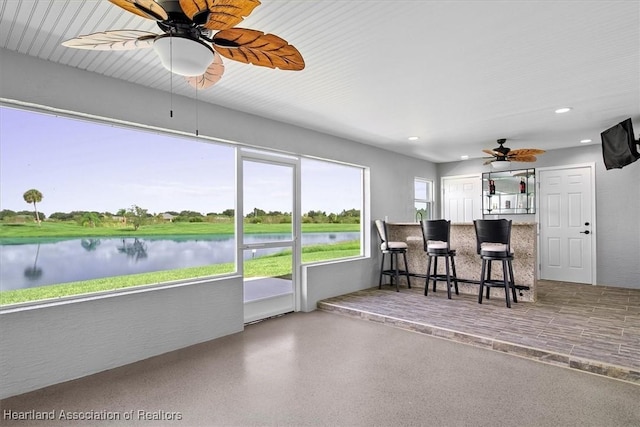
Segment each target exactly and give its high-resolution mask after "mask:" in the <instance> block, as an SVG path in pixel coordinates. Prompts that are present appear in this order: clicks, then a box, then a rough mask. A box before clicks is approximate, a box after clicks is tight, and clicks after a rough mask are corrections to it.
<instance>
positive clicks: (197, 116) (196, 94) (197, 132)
mask: <svg viewBox="0 0 640 427" xmlns="http://www.w3.org/2000/svg"><path fill="white" fill-rule="evenodd" d="M198 104H199V102H198V83H197V81H196V136H198Z"/></svg>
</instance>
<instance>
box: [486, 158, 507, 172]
mask: <svg viewBox="0 0 640 427" xmlns="http://www.w3.org/2000/svg"><path fill="white" fill-rule="evenodd" d="M510 166H511V162H510V161H509V160H496V161H494V162H491V167H492V168H493V169H495V170H497V171H503V170H507V169H509V167H510Z"/></svg>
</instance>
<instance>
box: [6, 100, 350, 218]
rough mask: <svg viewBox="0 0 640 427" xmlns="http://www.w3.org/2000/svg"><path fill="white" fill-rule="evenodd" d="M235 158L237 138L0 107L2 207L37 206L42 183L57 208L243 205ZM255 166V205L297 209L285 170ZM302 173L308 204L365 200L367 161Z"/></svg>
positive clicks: (307, 165)
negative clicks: (282, 192)
mask: <svg viewBox="0 0 640 427" xmlns="http://www.w3.org/2000/svg"><path fill="white" fill-rule="evenodd" d="M234 167H235V161H234V150H233V148H231V147H229V146H224V145H219V144H209V143H204V142H200V141H194V140H193V139H188V138H186V137H184V138H182V137H177V136H173V135H165V134H160V133H154V132H148V131H143V130H134V129H128V128H123V127H118V126H115V125H111V124H104V123H96V122H90V121H85V120H79V119H72V118H68V117H60V116H57V117H56V116H53V115H50V114H43V113H36V112H31V111H25V110H19V109H14V108H5V107H0V209H11V210H14V211H18V210H31V209H32V206H30V205H28V204H27V203H26V202H25V201H24V199H23V198H22V195H23V193H24V192H25V191H27V190H28V189H30V188H36V189H38V190H39V191H40V192H41V193H42V194H43V196H44V197H43V200H42V202H41V203H40V204H39V205H38V206H39V209H41V210H42V211H43V212H45V213H46V214H47V215H49V214H51V213H53V212H69V211H73V210H93V211H99V212H104V211H108V212H112V213H115V212H117V211H118V209H121V208H124V209H126V208H129V207H131V205H133V204H137V205H139V206H140V207H142V208H145V209H148V211H149V212H150V213H160V212H165V211H181V210H194V211H198V212H201V213H203V214H204V213H207V212H221V211H223V210H224V209H231V208H233V206H234V197H235V193H234ZM251 170H252V173H255V174H256V175H255V176H253V178H251V181H252V182H254V183H255V186H256V189H255V191H252V192H251V193H247V194H250V195H251V196H250V198H251V202H252V203H251V204H252V206H245V212H246V211H248V210H252V209H253V208H254V207H258V208H260V209H263V210H265V211H270V210H281V211H282V210H287V211H290V209H287V208H286V205H283V201H282V197H280V196H279V193H274V192H273V191H272V189H273V183H272V181H273V180H277V179H279V177H278V175H279V174H273V173H271V172H269V168H267V169H263V170H260V168H251ZM247 173H248V172H247ZM302 175H303V200H302V203H303V206H302V210H303V212H307V211H309V210H323V211H326V212H327V213H329V212H336V213H338V212H340V211H342V210H343V209H353V208H359V203H360V199H359V197H360V188H359V187H360V173H359V171H358V169H356V168H350V167H345V166H341V165H335V164H326V162H317V161H313V160H304V162H303V167H302ZM247 178H249V177H246V178H245V179H247ZM276 182H277V181H276ZM338 190H339V191H338ZM247 198H248V196H247ZM253 204H256V205H257V206H253Z"/></svg>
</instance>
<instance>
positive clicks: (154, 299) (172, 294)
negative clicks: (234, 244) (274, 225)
mask: <svg viewBox="0 0 640 427" xmlns="http://www.w3.org/2000/svg"><path fill="white" fill-rule="evenodd" d="M243 317H244V316H243V311H242V278H240V277H235V278H230V279H224V280H217V281H210V282H202V283H197V284H190V285H188V286H174V287H169V288H163V289H154V290H147V291H137V292H135V291H130V292H127V293H124V294H111V295H109V296H107V297H103V298H93V299H91V298H87V299H85V300H77V301H68V302H63V303H58V304H48V305H46V306H43V307H33V308H31V309H13V310H8V311H4V312H2V313H1V314H0V325H1V326H0V327H1V328H2V334H1V335H2V340H1V342H2V347H1V350H0V384H1V386H0V387H1V390H0V398H5V397H8V396H13V395H16V394H21V393H25V392H28V391H31V390H35V389H38V388H42V387H45V386H47V385H51V384H56V383H60V382H64V381H69V380H72V379H75V378H80V377H83V376H86V375H90V374H93V373H96V372H100V371H104V370H105V369H110V368H115V367H117V366H122V365H126V364H128V363H133V362H136V361H138V360H142V359H146V358H149V357H151V356H155V355H159V354H162V353H166V352H169V351H173V350H177V349H179V348H183V347H187V346H190V345H193V344H196V343H200V342H204V341H208V340H211V339H214V338H218V337H221V336H224V335H228V334H232V333H235V332H240V331H242V330H243Z"/></svg>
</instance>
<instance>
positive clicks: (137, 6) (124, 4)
mask: <svg viewBox="0 0 640 427" xmlns="http://www.w3.org/2000/svg"><path fill="white" fill-rule="evenodd" d="M109 1H110V2H111V3H113V4H115V5H116V6H120V7H121V8H123V9H124V10H126V11H127V12H131V13H133V14H135V15H138V16H141V17H143V18H146V19H153V20H156V21H164V20H167V19H169V15H168V14H167V11H166V10H164V8H163V7H162V6H160V5H159V4H158V3H156V2H155V0H109Z"/></svg>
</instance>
